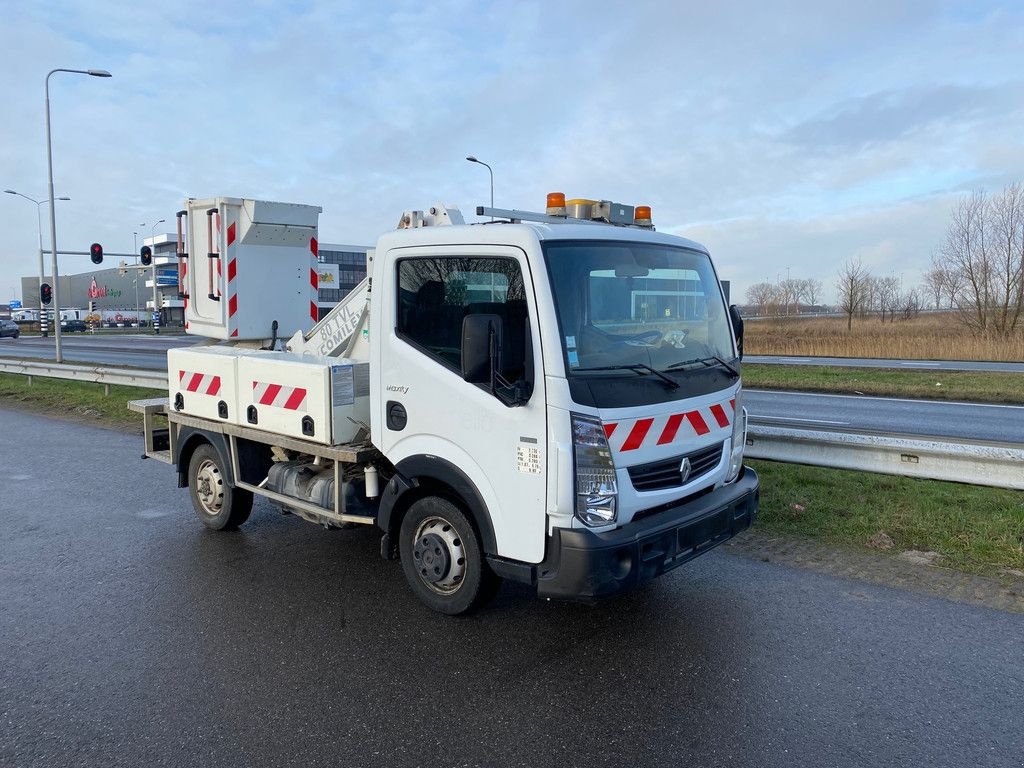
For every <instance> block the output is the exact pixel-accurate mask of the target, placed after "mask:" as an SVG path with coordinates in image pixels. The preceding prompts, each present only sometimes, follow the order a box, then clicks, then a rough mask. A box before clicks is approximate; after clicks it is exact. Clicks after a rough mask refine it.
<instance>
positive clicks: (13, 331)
mask: <svg viewBox="0 0 1024 768" xmlns="http://www.w3.org/2000/svg"><path fill="white" fill-rule="evenodd" d="M4 336H10V337H11V338H14V339H16V338H18V337H19V336H21V329H20V328H19V327H18V324H17V323H16V322H14V321H13V320H0V338H3V337H4Z"/></svg>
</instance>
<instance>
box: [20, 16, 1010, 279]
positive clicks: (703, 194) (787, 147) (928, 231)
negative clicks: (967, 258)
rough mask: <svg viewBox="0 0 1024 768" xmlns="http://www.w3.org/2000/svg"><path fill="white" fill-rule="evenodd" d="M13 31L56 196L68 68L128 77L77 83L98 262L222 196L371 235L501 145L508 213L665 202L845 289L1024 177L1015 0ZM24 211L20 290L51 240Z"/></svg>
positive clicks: (470, 180)
mask: <svg viewBox="0 0 1024 768" xmlns="http://www.w3.org/2000/svg"><path fill="white" fill-rule="evenodd" d="M5 22H6V23H5V25H4V26H3V27H2V28H0V67H3V71H4V72H5V75H6V77H7V80H6V81H5V108H6V112H5V118H6V119H5V120H4V121H3V122H2V123H0V176H2V178H0V183H2V184H3V186H4V187H10V188H13V189H17V190H18V191H21V192H25V193H26V194H29V195H32V196H36V197H39V196H42V195H43V194H45V190H46V162H45V161H46V156H45V143H44V136H43V132H42V123H43V121H42V106H43V103H42V82H43V77H44V76H45V74H46V71H47V70H48V69H50V68H52V67H53V66H72V67H103V68H107V69H110V70H111V72H113V74H114V77H113V79H111V80H97V79H93V78H85V77H79V76H73V75H59V76H55V77H54V79H53V81H52V86H53V92H52V94H51V95H52V106H53V113H54V125H53V127H54V173H55V181H56V186H57V193H58V194H65V195H69V196H71V197H72V201H71V202H70V203H61V204H60V206H61V207H60V208H58V214H59V219H58V235H59V238H60V243H61V246H62V247H64V248H72V247H74V248H75V249H76V250H78V249H82V248H84V246H85V245H87V244H88V243H89V242H92V241H93V240H99V241H101V242H103V243H104V245H105V246H106V248H107V250H108V252H111V251H128V250H130V249H131V247H132V242H133V238H132V232H134V231H147V233H148V229H149V226H148V224H151V223H152V222H153V221H156V220H157V219H160V218H170V217H171V215H172V214H173V212H174V211H175V210H177V209H178V208H179V207H180V205H181V201H182V199H183V198H185V197H187V196H204V197H205V196H212V195H218V194H225V195H234V196H243V197H263V198H267V199H272V200H284V201H291V202H301V203H310V204H317V205H322V206H323V208H324V214H323V216H322V217H321V239H322V240H324V241H325V242H331V241H334V242H362V243H367V244H369V243H372V242H373V241H374V240H375V239H376V237H377V236H378V235H379V234H380V233H381V232H383V231H386V230H388V229H390V228H392V227H393V226H394V224H395V222H396V221H397V219H398V217H399V215H400V214H401V212H402V211H403V210H405V209H408V208H422V207H424V206H427V205H430V204H432V203H434V202H436V201H439V200H440V201H444V202H446V203H453V204H459V205H461V206H462V208H463V210H464V211H471V210H472V208H473V206H475V205H477V204H480V203H485V202H486V201H487V196H488V194H489V186H488V176H487V172H486V169H484V168H481V167H480V166H476V165H471V164H469V163H467V162H465V160H463V158H464V157H465V156H466V155H467V154H476V155H477V156H479V157H480V158H481V159H483V160H485V161H487V162H488V163H490V164H491V165H492V166H493V168H494V174H495V196H496V203H497V204H498V205H499V206H503V207H518V208H541V207H542V206H543V204H544V195H545V193H546V192H549V191H554V190H561V191H564V192H566V193H567V194H569V195H570V196H588V197H602V198H610V199H614V200H621V201H623V202H632V203H647V204H650V205H652V206H653V208H654V215H655V223H656V224H657V226H658V228H659V229H661V230H663V231H665V230H668V231H679V232H683V233H686V234H693V235H695V236H697V237H696V239H706V240H707V241H708V244H709V245H711V246H712V247H713V248H714V249H715V252H716V253H717V254H718V255H719V258H720V259H722V263H723V271H730V272H732V275H733V278H734V279H735V280H736V281H737V284H738V285H739V284H744V283H746V284H749V282H756V280H760V279H763V278H764V276H765V275H766V274H773V273H774V272H778V271H779V270H780V269H781V268H784V267H785V266H787V265H788V266H790V267H791V270H795V269H796V268H797V267H798V266H799V267H800V268H801V269H806V270H807V271H808V272H810V271H813V270H817V271H818V272H821V273H822V274H815V275H811V274H808V276H818V277H820V278H822V279H826V278H827V276H826V275H824V272H825V265H826V264H828V263H830V262H829V261H828V259H833V258H839V257H840V256H842V255H844V254H851V253H857V252H860V251H859V250H858V249H864V250H863V253H864V254H865V258H867V259H871V258H874V256H873V254H876V253H877V254H882V253H889V254H892V253H896V252H898V253H899V254H900V258H905V259H906V260H907V263H908V267H907V271H908V272H909V271H913V270H919V269H921V268H924V267H926V266H927V258H928V255H929V254H930V251H931V249H932V248H933V247H934V246H935V244H936V243H935V239H936V238H937V237H941V232H942V225H941V222H942V220H943V216H944V215H945V212H946V211H948V207H944V206H946V205H947V202H948V201H949V200H950V199H951V197H952V196H954V195H956V194H958V193H959V192H961V191H962V190H967V189H970V188H972V187H974V186H987V187H990V188H995V187H998V186H1000V185H1001V184H1003V183H1006V182H1007V181H1012V180H1017V179H1021V178H1024V139H1022V137H1021V135H1020V133H1019V130H1018V126H1019V125H1020V118H1021V114H1020V109H1021V104H1024V100H1022V99H1021V96H1022V95H1024V93H1022V86H1021V81H1020V79H1019V77H1020V76H1019V72H1021V71H1024V17H1022V14H1021V12H1020V11H1015V10H1013V9H1011V10H1007V9H1004V8H1001V7H1000V6H998V5H994V4H992V5H989V4H984V3H980V4H972V5H971V6H970V8H959V9H954V10H950V9H949V7H948V6H947V5H945V4H943V3H939V2H913V3H892V2H865V3H855V4H850V3H846V4H841V5H840V4H834V5H829V4H822V3H820V2H810V0H803V1H799V0H791V1H790V2H786V3H782V4H781V5H780V4H776V5H757V4H753V5H750V6H749V7H747V8H744V9H743V12H742V13H738V12H737V11H736V8H735V7H733V6H732V5H731V4H708V3H690V2H681V3H661V2H644V1H642V0H641V1H638V2H636V3H633V4H631V5H630V8H629V12H628V13H627V12H622V11H621V9H616V8H614V7H612V6H602V5H601V4H596V5H595V4H594V3H593V2H589V3H583V2H565V3H559V4H555V5H552V4H550V3H539V2H521V3H516V4H515V7H514V9H511V10H510V8H509V6H507V5H506V4H498V3H494V4H481V3H477V2H470V1H469V0H448V1H447V2H442V1H439V2H435V3H429V4H423V3H417V2H395V3H388V4H378V5H372V4H371V5H367V4H366V3H357V2H337V3H336V2H317V1H310V2H302V3H291V4H284V5H283V4H279V3H274V2H269V0H264V1H262V2H257V3H249V2H247V3H242V2H238V1H233V2H227V3H220V4H213V5H210V4H209V3H200V2H198V0H185V1H184V2H181V3H175V4H174V5H153V4H135V5H129V6H125V5H124V4H123V3H115V2H107V1H106V0H104V1H103V2H97V1H96V0H65V1H64V2H62V3H60V4H56V5H54V4H22V5H21V6H18V7H17V8H15V9H14V10H12V11H10V12H8V14H7V15H6V18H5ZM978 41H985V44H984V45H982V44H979V42H978ZM4 198H5V199H3V200H2V202H0V225H2V226H3V231H4V233H5V237H4V239H3V240H0V298H6V296H5V295H4V294H6V293H9V291H10V288H11V287H14V288H16V287H17V286H18V283H19V281H18V280H17V277H18V276H20V275H21V274H24V273H28V272H31V271H32V269H33V266H32V265H33V264H34V263H35V249H36V222H35V212H34V211H32V210H31V208H32V206H31V205H30V204H29V203H27V202H25V201H23V200H17V199H14V198H11V197H10V196H4ZM142 222H147V227H146V228H144V230H142V229H140V226H139V225H140V223H142ZM885 243H892V245H891V246H884V244H885ZM886 247H889V248H891V249H895V250H890V251H885V250H884V249H885V248H886ZM872 249H876V250H872ZM878 249H881V250H878ZM822 254H827V255H828V259H826V258H823V257H822ZM885 258H889V257H888V256H887V257H885ZM879 259H880V261H881V260H882V257H881V256H879ZM81 266H84V265H80V264H77V263H76V262H74V261H69V262H68V263H67V264H66V265H65V266H64V267H63V268H64V270H65V271H76V270H77V269H78V268H80V267H81ZM826 282H829V281H828V280H827V279H826Z"/></svg>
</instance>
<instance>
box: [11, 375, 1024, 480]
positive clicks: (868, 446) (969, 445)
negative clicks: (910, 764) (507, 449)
mask: <svg viewBox="0 0 1024 768" xmlns="http://www.w3.org/2000/svg"><path fill="white" fill-rule="evenodd" d="M0 373H19V374H23V375H26V376H29V377H32V376H40V377H46V378H57V379H74V380H76V381H89V382H95V383H99V384H106V385H111V384H122V385H126V386H132V387H146V388H150V389H161V390H164V391H166V390H167V374H166V373H165V372H163V371H150V370H142V369H131V368H108V367H99V366H91V365H67V364H58V363H43V362H33V361H27V360H12V359H10V358H6V359H0ZM746 455H747V456H748V457H749V458H752V459H766V460H768V461H781V462H788V463H791V464H809V465H811V466H816V467H835V468H837V469H852V470H857V471H862V472H879V473H882V474H888V475H903V476H905V477H920V478H927V479H930V480H950V481H953V482H958V483H969V484H971V485H988V486H992V487H995V488H1012V489H1017V490H1024V445H1009V444H1002V443H1000V444H984V443H978V442H974V441H969V440H956V439H954V438H945V437H944V438H927V437H919V436H908V435H884V434H871V433H864V432H836V431H829V432H825V431H821V430H812V429H802V428H799V427H791V426H780V425H778V424H771V425H768V424H764V423H759V422H758V421H757V418H756V417H755V416H752V417H751V419H750V423H749V425H748V428H747V450H746Z"/></svg>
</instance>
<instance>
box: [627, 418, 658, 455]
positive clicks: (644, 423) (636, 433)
mask: <svg viewBox="0 0 1024 768" xmlns="http://www.w3.org/2000/svg"><path fill="white" fill-rule="evenodd" d="M653 423H654V419H637V420H636V424H634V425H633V429H631V430H630V431H629V437H627V438H626V442H624V443H623V444H622V450H623V451H633V450H636V449H637V448H639V447H640V446H641V445H643V442H644V438H645V437H647V431H648V430H649V429H650V428H651V424H653Z"/></svg>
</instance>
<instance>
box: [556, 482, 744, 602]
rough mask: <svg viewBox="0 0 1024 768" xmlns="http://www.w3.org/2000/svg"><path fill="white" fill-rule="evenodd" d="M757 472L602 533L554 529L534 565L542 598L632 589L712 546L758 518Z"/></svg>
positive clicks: (580, 597) (585, 598)
mask: <svg viewBox="0 0 1024 768" xmlns="http://www.w3.org/2000/svg"><path fill="white" fill-rule="evenodd" d="M758 500H759V485H758V479H757V473H756V472H754V470H752V469H750V468H749V467H744V468H743V471H742V472H741V473H740V476H739V478H737V479H736V481H735V482H734V483H731V484H730V485H726V486H723V487H721V488H719V489H717V490H715V491H712V492H711V493H709V494H707V495H705V496H701V497H699V498H696V499H693V500H690V501H683V502H682V503H680V504H679V505H678V506H674V507H669V508H668V509H664V510H662V511H660V512H658V513H657V514H654V515H651V516H650V517H646V518H643V519H642V520H638V521H636V522H631V523H628V524H626V525H624V526H622V527H621V528H617V529H616V530H614V531H608V532H606V533H594V532H593V531H588V530H583V529H575V528H574V529H567V528H556V529H555V531H554V533H553V534H552V535H551V537H550V538H549V539H548V552H547V557H546V558H545V560H544V562H543V563H541V564H540V565H539V566H538V567H537V576H536V578H537V582H536V583H537V594H538V596H540V597H550V598H559V599H566V600H583V601H593V600H595V599H597V598H599V597H607V596H609V595H614V594H616V593H619V592H625V591H627V590H630V589H633V588H634V587H636V586H638V585H639V584H641V583H643V582H645V581H649V580H650V579H653V578H655V577H657V576H660V575H661V574H663V573H665V572H667V571H671V570H672V569H673V568H678V567H679V566H680V565H682V564H683V563H685V562H687V561H689V560H692V559H693V558H695V557H697V556H698V555H702V554H704V553H705V552H707V551H709V550H711V549H713V548H714V547H716V546H718V545H719V544H721V543H722V542H723V541H727V540H729V539H731V538H732V537H733V536H735V535H736V534H737V533H739V532H740V531H742V530H744V529H746V528H749V527H750V526H751V525H752V524H753V522H754V519H755V518H756V517H757V509H758Z"/></svg>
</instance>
